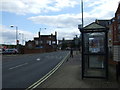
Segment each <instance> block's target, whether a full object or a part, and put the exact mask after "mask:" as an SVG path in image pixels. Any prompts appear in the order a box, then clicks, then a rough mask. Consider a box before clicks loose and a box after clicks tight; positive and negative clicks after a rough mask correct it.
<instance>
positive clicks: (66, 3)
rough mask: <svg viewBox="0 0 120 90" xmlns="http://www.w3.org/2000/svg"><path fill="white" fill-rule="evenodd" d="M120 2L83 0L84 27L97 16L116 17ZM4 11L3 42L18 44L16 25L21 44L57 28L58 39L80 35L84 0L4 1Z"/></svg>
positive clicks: (1, 2) (0, 35)
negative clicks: (79, 25)
mask: <svg viewBox="0 0 120 90" xmlns="http://www.w3.org/2000/svg"><path fill="white" fill-rule="evenodd" d="M118 3H119V0H83V6H84V7H83V11H84V12H83V15H84V26H86V25H88V24H90V23H92V22H94V21H95V20H96V19H100V20H103V19H107V20H108V19H111V18H113V17H114V15H115V12H116V10H117V7H118ZM0 13H1V14H0V17H1V18H0V21H1V22H0V44H15V43H16V42H15V40H16V27H18V34H17V35H18V39H19V41H20V44H23V42H22V40H24V41H28V40H33V38H34V37H38V32H39V31H40V32H41V35H50V34H51V33H53V34H55V31H57V39H58V40H62V38H63V37H64V38H65V39H66V40H68V39H72V38H74V37H75V35H79V34H80V32H79V30H78V24H81V17H82V16H81V0H0ZM11 25H14V27H13V28H11V27H10V26H11ZM45 28H46V29H45Z"/></svg>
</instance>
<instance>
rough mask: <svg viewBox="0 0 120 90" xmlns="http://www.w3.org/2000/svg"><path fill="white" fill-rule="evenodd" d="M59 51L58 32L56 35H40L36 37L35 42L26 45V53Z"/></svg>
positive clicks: (30, 41) (31, 41)
mask: <svg viewBox="0 0 120 90" xmlns="http://www.w3.org/2000/svg"><path fill="white" fill-rule="evenodd" d="M56 49H57V32H55V35H53V34H51V35H40V32H38V37H34V40H29V41H28V42H26V43H25V53H39V52H47V51H53V50H56Z"/></svg>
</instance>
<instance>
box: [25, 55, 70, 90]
mask: <svg viewBox="0 0 120 90" xmlns="http://www.w3.org/2000/svg"><path fill="white" fill-rule="evenodd" d="M69 56H70V53H68V54H67V55H66V56H65V58H64V59H63V60H62V61H61V62H60V63H58V64H57V65H56V66H55V67H54V68H53V69H52V70H51V71H50V72H48V73H47V74H46V75H45V76H43V77H42V78H41V79H39V80H38V81H37V82H35V83H34V84H32V85H31V86H29V87H28V88H27V89H26V90H33V89H34V88H36V87H37V86H39V85H40V84H41V83H42V82H44V81H45V80H46V79H47V78H49V77H50V76H51V75H52V74H53V73H54V72H55V71H56V70H57V69H58V68H59V67H60V66H61V65H62V64H63V62H64V61H65V60H67V59H68V58H69Z"/></svg>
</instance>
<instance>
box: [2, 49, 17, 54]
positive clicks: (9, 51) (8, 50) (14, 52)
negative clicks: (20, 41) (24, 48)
mask: <svg viewBox="0 0 120 90" xmlns="http://www.w3.org/2000/svg"><path fill="white" fill-rule="evenodd" d="M2 53H3V54H17V53H18V50H17V49H6V50H5V51H3V52H2Z"/></svg>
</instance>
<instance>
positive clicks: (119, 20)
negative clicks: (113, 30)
mask: <svg viewBox="0 0 120 90" xmlns="http://www.w3.org/2000/svg"><path fill="white" fill-rule="evenodd" d="M117 19H118V23H120V15H118V16H117Z"/></svg>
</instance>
